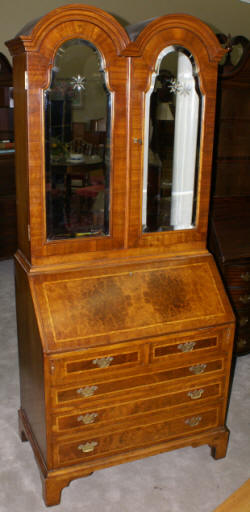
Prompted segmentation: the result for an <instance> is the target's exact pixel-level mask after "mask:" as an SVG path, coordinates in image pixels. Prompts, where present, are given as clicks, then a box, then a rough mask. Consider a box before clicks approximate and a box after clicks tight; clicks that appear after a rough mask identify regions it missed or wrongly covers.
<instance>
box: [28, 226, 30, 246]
mask: <svg viewBox="0 0 250 512" xmlns="http://www.w3.org/2000/svg"><path fill="white" fill-rule="evenodd" d="M28 240H29V242H30V224H28Z"/></svg>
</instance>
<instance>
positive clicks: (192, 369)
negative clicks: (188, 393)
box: [189, 364, 207, 375]
mask: <svg viewBox="0 0 250 512" xmlns="http://www.w3.org/2000/svg"><path fill="white" fill-rule="evenodd" d="M206 367H207V365H206V364H195V365H194V366H190V368H189V371H190V372H191V373H194V374H195V375H199V373H204V371H205V369H206Z"/></svg>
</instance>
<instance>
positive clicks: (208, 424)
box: [54, 408, 219, 467]
mask: <svg viewBox="0 0 250 512" xmlns="http://www.w3.org/2000/svg"><path fill="white" fill-rule="evenodd" d="M218 424H219V410H218V409H217V408H211V409H210V410H205V411H199V412H198V413H197V414H194V415H193V414H191V415H190V414H189V415H183V416H181V417H179V418H176V419H172V420H168V421H163V422H157V423H155V424H154V423H151V424H150V425H144V426H143V427H134V428H130V429H129V430H126V429H125V428H124V427H123V425H122V424H121V426H120V428H121V431H120V432H116V433H113V434H110V435H104V436H98V435H97V436H91V437H88V436H84V437H79V438H78V440H71V441H67V442H65V441H64V442H62V441H61V442H58V443H55V444H54V467H58V466H61V465H64V466H66V465H69V464H77V463H80V462H85V461H89V460H93V459H96V458H98V457H100V456H101V457H105V456H109V455H113V454H116V453H122V452H124V451H126V450H131V449H139V448H146V447H147V446H152V445H156V444H157V443H159V442H163V441H167V440H169V439H171V438H178V437H179V436H182V435H183V434H189V433H192V434H193V433H194V432H200V431H202V430H205V429H208V428H214V427H216V426H218Z"/></svg>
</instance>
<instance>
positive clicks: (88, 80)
mask: <svg viewBox="0 0 250 512" xmlns="http://www.w3.org/2000/svg"><path fill="white" fill-rule="evenodd" d="M111 101H112V95H111V93H110V92H109V91H108V88H107V85H106V77H105V72H104V63H103V60H102V57H101V54H100V53H99V51H98V50H97V49H96V48H95V47H94V46H93V45H92V44H90V43H89V42H87V41H84V40H82V39H72V40H69V41H67V42H65V43H64V44H63V45H62V46H61V47H60V48H59V49H58V51H57V53H56V56H55V59H54V65H53V69H52V76H51V83H50V86H49V88H48V89H47V90H46V91H45V92H44V108H45V176H46V223H47V239H48V240H55V239H66V238H75V237H93V236H104V235H108V234H109V181H110V138H111V137H110V113H111Z"/></svg>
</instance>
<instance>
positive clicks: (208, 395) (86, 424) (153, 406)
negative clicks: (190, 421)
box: [53, 382, 222, 434]
mask: <svg viewBox="0 0 250 512" xmlns="http://www.w3.org/2000/svg"><path fill="white" fill-rule="evenodd" d="M145 395H146V392H145ZM221 396H222V389H221V382H217V383H215V384H206V385H202V386H198V387H197V386H196V387H191V388H186V389H185V390H182V391H180V392H178V393H167V394H165V395H163V396H154V397H150V398H143V399H138V400H136V401H134V400H133V401H130V402H127V401H126V402H125V403H121V404H119V405H116V406H113V404H112V405H111V406H109V407H98V405H97V406H96V407H93V408H90V409H79V411H78V412H77V413H74V414H63V415H62V414H58V415H55V416H54V417H53V432H54V433H57V434H70V433H72V434H73V433H74V432H75V431H79V432H80V431H82V430H86V429H93V428H96V427H97V428H98V427H99V426H101V428H104V426H106V425H107V424H111V425H112V426H113V425H114V422H116V421H117V420H120V419H122V418H123V420H124V419H125V418H131V417H138V415H145V414H147V413H151V412H153V411H157V410H163V409H169V408H170V409H171V410H172V408H173V407H175V408H176V407H178V406H180V405H185V404H191V403H195V404H196V403H200V402H202V403H203V402H204V401H206V400H209V399H215V398H220V397H221ZM172 414H173V413H172Z"/></svg>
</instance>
